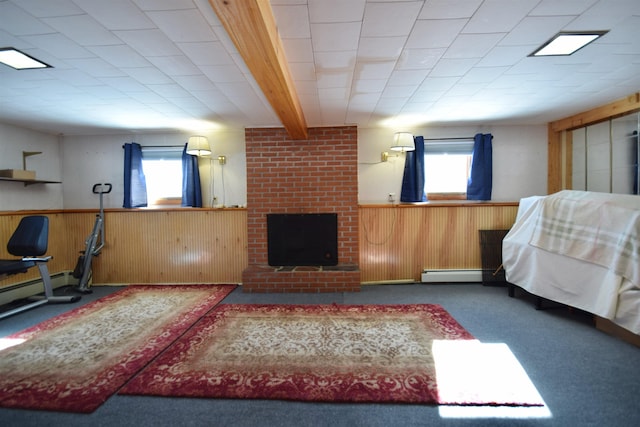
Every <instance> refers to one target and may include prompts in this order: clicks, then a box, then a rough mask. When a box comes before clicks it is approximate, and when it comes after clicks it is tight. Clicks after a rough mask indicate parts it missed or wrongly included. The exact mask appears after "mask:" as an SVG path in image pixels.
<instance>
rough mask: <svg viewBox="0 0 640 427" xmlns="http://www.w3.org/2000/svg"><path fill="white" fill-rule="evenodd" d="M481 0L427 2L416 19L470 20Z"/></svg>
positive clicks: (432, 0) (434, 0) (430, 0)
mask: <svg viewBox="0 0 640 427" xmlns="http://www.w3.org/2000/svg"><path fill="white" fill-rule="evenodd" d="M481 3H482V0H429V2H428V3H427V4H426V5H425V7H423V8H422V11H421V12H420V16H418V19H457V18H471V17H472V16H473V14H474V13H475V11H476V9H478V7H480V4H481Z"/></svg>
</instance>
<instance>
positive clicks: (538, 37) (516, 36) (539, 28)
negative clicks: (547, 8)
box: [499, 16, 574, 46]
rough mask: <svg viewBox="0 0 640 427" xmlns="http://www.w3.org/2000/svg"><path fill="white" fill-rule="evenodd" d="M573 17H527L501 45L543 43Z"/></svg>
mask: <svg viewBox="0 0 640 427" xmlns="http://www.w3.org/2000/svg"><path fill="white" fill-rule="evenodd" d="M573 18H574V17H573V16H545V17H540V16H538V17H526V18H525V19H523V20H522V21H520V23H519V24H518V25H516V27H515V28H514V29H513V30H512V31H511V32H510V33H509V34H507V35H506V36H505V37H504V38H503V39H502V40H501V41H500V43H499V44H500V45H501V46H518V45H529V44H533V45H542V44H543V43H545V42H547V41H548V40H549V39H551V37H553V36H554V35H555V34H556V33H558V32H559V31H560V30H562V28H563V27H564V26H565V25H567V24H568V23H569V22H571V20H572V19H573Z"/></svg>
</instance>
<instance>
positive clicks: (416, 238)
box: [360, 203, 518, 283]
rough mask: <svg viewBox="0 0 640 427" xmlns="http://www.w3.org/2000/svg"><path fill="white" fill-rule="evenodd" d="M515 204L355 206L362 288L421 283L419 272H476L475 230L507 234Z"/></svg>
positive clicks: (477, 243)
mask: <svg viewBox="0 0 640 427" xmlns="http://www.w3.org/2000/svg"><path fill="white" fill-rule="evenodd" d="M517 211H518V203H461V204H457V205H456V204H438V203H434V204H425V205H393V206H391V205H389V206H385V205H375V206H360V271H361V280H362V282H364V283H366V282H393V281H404V280H406V281H415V282H418V281H420V274H421V273H422V271H423V270H424V269H480V268H482V261H481V257H480V240H479V233H478V231H479V230H493V229H509V228H511V226H512V225H513V222H514V221H515V217H516V214H517Z"/></svg>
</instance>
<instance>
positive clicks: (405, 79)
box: [388, 69, 429, 86]
mask: <svg viewBox="0 0 640 427" xmlns="http://www.w3.org/2000/svg"><path fill="white" fill-rule="evenodd" d="M428 74H429V70H428V69H420V70H394V71H393V73H391V77H389V81H388V84H389V86H404V85H414V84H420V83H422V81H423V80H424V79H425V77H427V75H428Z"/></svg>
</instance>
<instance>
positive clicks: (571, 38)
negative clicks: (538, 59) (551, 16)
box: [529, 31, 607, 56]
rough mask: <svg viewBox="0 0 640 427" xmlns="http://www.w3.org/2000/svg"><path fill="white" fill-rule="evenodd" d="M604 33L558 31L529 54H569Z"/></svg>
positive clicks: (604, 32)
mask: <svg viewBox="0 0 640 427" xmlns="http://www.w3.org/2000/svg"><path fill="white" fill-rule="evenodd" d="M606 33H607V32H606V31H590V32H586V31H585V32H580V33H558V34H556V35H555V36H554V37H553V38H552V39H551V40H549V41H548V42H547V43H545V44H544V45H542V47H540V48H539V49H538V50H536V51H535V52H533V53H532V54H531V55H529V56H562V55H564V56H566V55H571V54H573V53H574V52H576V51H578V50H579V49H582V48H583V47H585V46H586V45H588V44H589V43H591V42H592V41H594V40H596V39H597V38H599V37H602V36H603V35H605V34H606Z"/></svg>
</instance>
